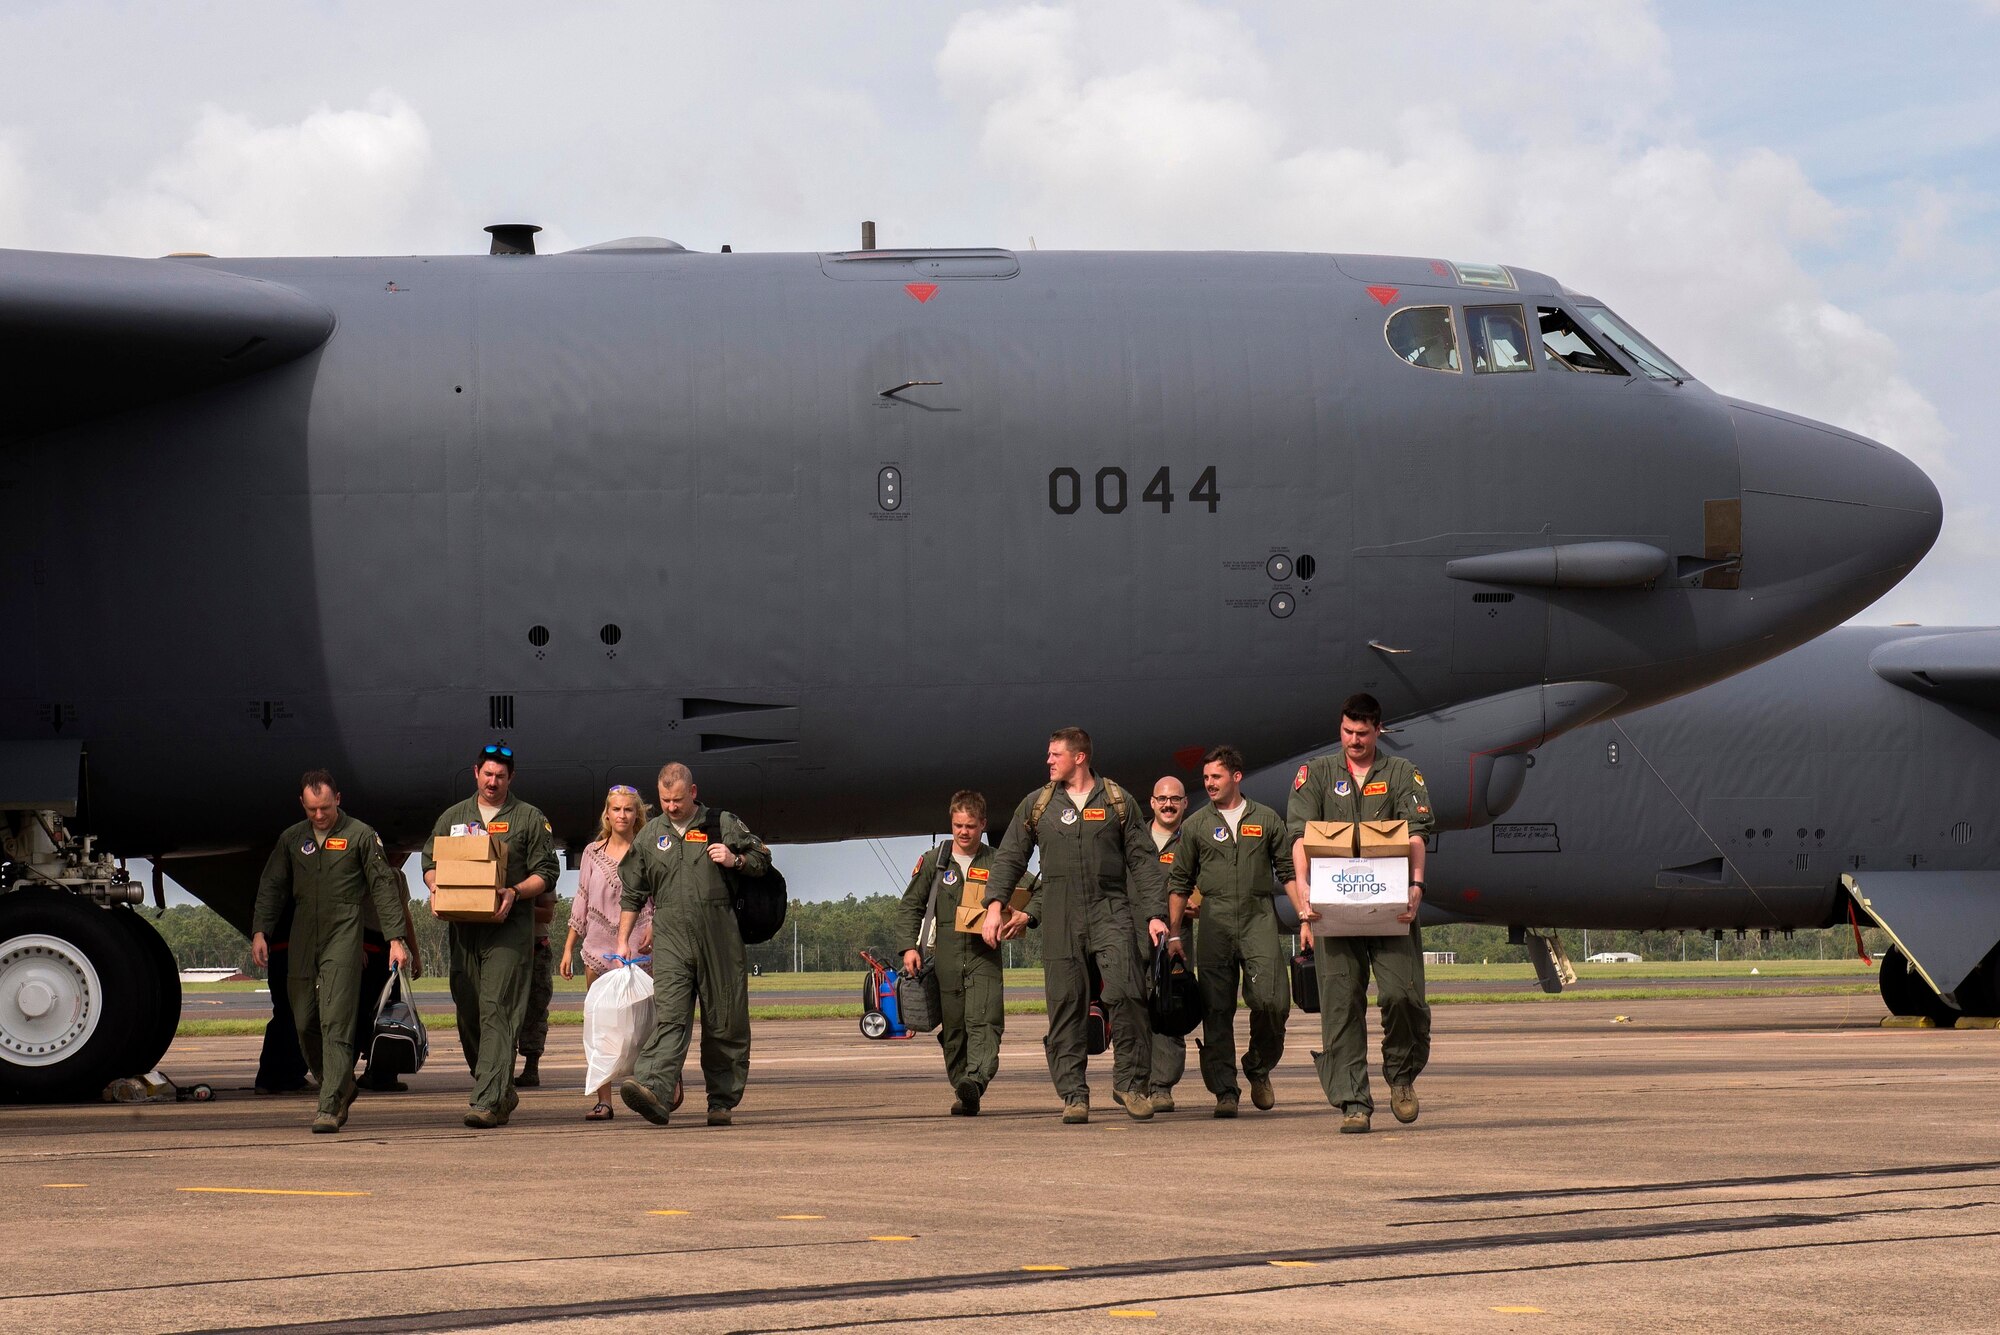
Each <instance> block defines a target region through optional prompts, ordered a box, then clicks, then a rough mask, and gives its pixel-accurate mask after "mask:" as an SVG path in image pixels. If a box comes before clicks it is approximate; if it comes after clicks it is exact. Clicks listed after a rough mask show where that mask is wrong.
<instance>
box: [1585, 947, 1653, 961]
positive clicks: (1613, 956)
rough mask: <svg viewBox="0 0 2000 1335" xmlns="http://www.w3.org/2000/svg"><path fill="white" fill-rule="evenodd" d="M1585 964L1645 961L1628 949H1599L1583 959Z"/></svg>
mask: <svg viewBox="0 0 2000 1335" xmlns="http://www.w3.org/2000/svg"><path fill="white" fill-rule="evenodd" d="M1584 963H1585V964H1644V963H1645V961H1644V960H1643V959H1641V958H1640V957H1639V956H1637V955H1634V954H1633V953H1632V952H1631V951H1629V950H1600V951H1598V952H1597V953H1596V954H1595V955H1592V956H1591V957H1590V958H1589V959H1587V960H1585V961H1584Z"/></svg>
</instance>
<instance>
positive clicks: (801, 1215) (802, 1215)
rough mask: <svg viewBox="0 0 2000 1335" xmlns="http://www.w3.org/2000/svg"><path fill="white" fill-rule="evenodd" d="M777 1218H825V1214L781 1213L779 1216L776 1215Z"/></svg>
mask: <svg viewBox="0 0 2000 1335" xmlns="http://www.w3.org/2000/svg"><path fill="white" fill-rule="evenodd" d="M778 1218H780V1219H824V1218H826V1216H825V1215H823V1214H781V1215H779V1216H778Z"/></svg>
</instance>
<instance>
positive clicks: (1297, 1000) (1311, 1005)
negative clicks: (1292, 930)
mask: <svg viewBox="0 0 2000 1335" xmlns="http://www.w3.org/2000/svg"><path fill="white" fill-rule="evenodd" d="M1292 1004H1293V1005H1294V1006H1297V1007H1298V1008H1299V1009H1300V1010H1302V1011H1304V1012H1305V1013H1306V1014H1308V1015H1317V1014H1319V966H1318V965H1317V964H1316V963H1314V962H1313V953H1312V947H1311V946H1307V947H1306V948H1305V949H1304V950H1301V951H1300V952H1299V953H1298V954H1296V955H1294V956H1292Z"/></svg>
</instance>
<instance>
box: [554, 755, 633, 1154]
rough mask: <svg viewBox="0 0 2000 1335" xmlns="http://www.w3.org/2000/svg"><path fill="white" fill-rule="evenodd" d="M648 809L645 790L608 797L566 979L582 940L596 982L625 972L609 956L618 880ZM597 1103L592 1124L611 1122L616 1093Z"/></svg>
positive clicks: (582, 885)
mask: <svg viewBox="0 0 2000 1335" xmlns="http://www.w3.org/2000/svg"><path fill="white" fill-rule="evenodd" d="M646 811H647V807H646V804H645V802H643V801H641V800H640V798H639V790H638V789H636V788H628V787H626V786H625V785H624V784H622V783H621V784H619V785H618V786H617V787H615V788H613V789H612V790H611V791H610V792H609V793H606V794H605V796H604V811H603V814H602V815H600V816H599V817H598V820H597V839H596V841H595V842H594V843H592V844H591V845H590V846H589V847H587V848H585V849H584V850H583V866H582V867H581V869H580V870H579V872H578V875H577V884H576V898H575V899H574V900H572V901H571V903H570V906H569V936H568V938H567V939H565V940H564V941H563V951H562V965H561V968H562V976H563V977H565V978H574V977H575V976H576V968H575V965H574V963H573V961H574V960H575V958H576V948H577V942H578V938H579V937H581V938H582V944H583V968H584V972H585V974H586V975H588V977H589V979H590V981H591V982H593V983H594V982H596V981H597V980H598V979H599V978H600V977H602V976H603V975H604V974H607V973H609V972H610V971H611V970H613V969H616V968H620V967H622V966H620V965H618V964H616V963H614V962H613V961H612V960H611V959H610V958H608V957H609V956H611V955H612V954H614V953H615V952H616V951H617V949H618V911H619V899H620V898H621V897H622V896H623V894H624V886H623V884H622V883H621V882H620V881H619V879H618V864H619V863H621V862H623V861H624V860H625V858H626V856H627V855H628V854H630V853H631V851H632V837H633V836H634V835H636V834H637V833H638V832H639V827H640V826H641V825H644V824H645V823H646ZM652 935H653V925H652V922H651V920H650V919H648V920H647V922H646V923H644V924H643V926H642V927H641V929H640V933H639V938H638V940H637V941H635V942H634V943H633V944H634V947H635V948H636V949H637V950H638V952H639V953H640V954H641V955H643V954H645V953H646V952H647V951H648V950H649V949H650V948H651V945H652ZM591 1092H592V1094H594V1095H595V1096H596V1099H597V1102H596V1103H595V1104H594V1105H593V1106H592V1107H591V1109H590V1111H589V1112H588V1113H586V1114H584V1120H586V1121H590V1122H608V1121H610V1120H611V1104H610V1103H609V1102H608V1101H607V1100H606V1098H605V1095H606V1094H607V1093H609V1092H610V1087H609V1086H606V1087H605V1088H604V1089H598V1090H592V1091H591Z"/></svg>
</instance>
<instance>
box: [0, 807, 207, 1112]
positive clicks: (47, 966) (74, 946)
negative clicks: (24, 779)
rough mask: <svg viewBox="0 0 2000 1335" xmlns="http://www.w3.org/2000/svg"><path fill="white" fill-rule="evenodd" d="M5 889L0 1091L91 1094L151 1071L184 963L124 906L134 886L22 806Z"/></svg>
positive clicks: (12, 834) (30, 1095)
mask: <svg viewBox="0 0 2000 1335" xmlns="http://www.w3.org/2000/svg"><path fill="white" fill-rule="evenodd" d="M4 843H5V848H6V853H7V856H8V858H9V859H10V863H9V873H10V874H9V875H8V876H7V878H6V881H5V886H6V888H5V890H4V892H0V1099H8V1100H34V1101H64V1100H79V1099H95V1098H96V1097H98V1095H99V1094H100V1093H101V1092H102V1091H103V1089H104V1087H105V1086H106V1085H107V1084H109V1083H110V1082H111V1081H112V1080H115V1079H117V1078H118V1077H120V1076H129V1075H136V1074H140V1073H143V1072H147V1071H150V1070H152V1069H153V1067H154V1066H155V1065H157V1064H158V1062H159V1060H160V1058H161V1057H162V1056H164V1055H165V1054H166V1051H167V1046H168V1044H170V1043H172V1042H173V1037H174V1030H175V1028H176V1027H177V1026H178V1024H179V1023H180V1008H181V983H180V969H179V967H178V966H177V965H176V964H175V962H174V957H173V952H172V951H171V950H169V949H168V948H167V943H166V942H165V941H164V940H163V939H161V937H160V934H159V932H158V931H156V930H154V928H153V926H152V924H150V923H148V922H145V921H144V920H142V919H141V918H140V917H139V915H138V914H136V913H134V912H133V911H132V909H131V908H130V907H129V906H130V905H131V904H133V903H137V902H138V900H139V897H140V889H139V887H138V886H137V885H136V884H134V883H133V882H132V881H131V880H130V878H129V877H127V876H126V874H125V872H124V869H123V868H121V867H119V866H118V865H117V864H116V862H115V861H113V860H112V859H110V858H107V857H105V856H103V855H101V854H98V853H97V852H96V851H95V850H94V849H93V848H92V846H91V841H90V840H88V839H83V840H78V839H73V838H71V837H70V836H69V834H68V832H67V831H66V830H64V828H63V826H62V822H61V821H60V820H59V819H57V818H56V817H54V816H53V815H51V814H50V813H46V812H43V813H25V812H24V813H17V814H14V815H13V816H12V818H11V820H10V827H9V828H8V830H7V831H6V835H5V840H4Z"/></svg>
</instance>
